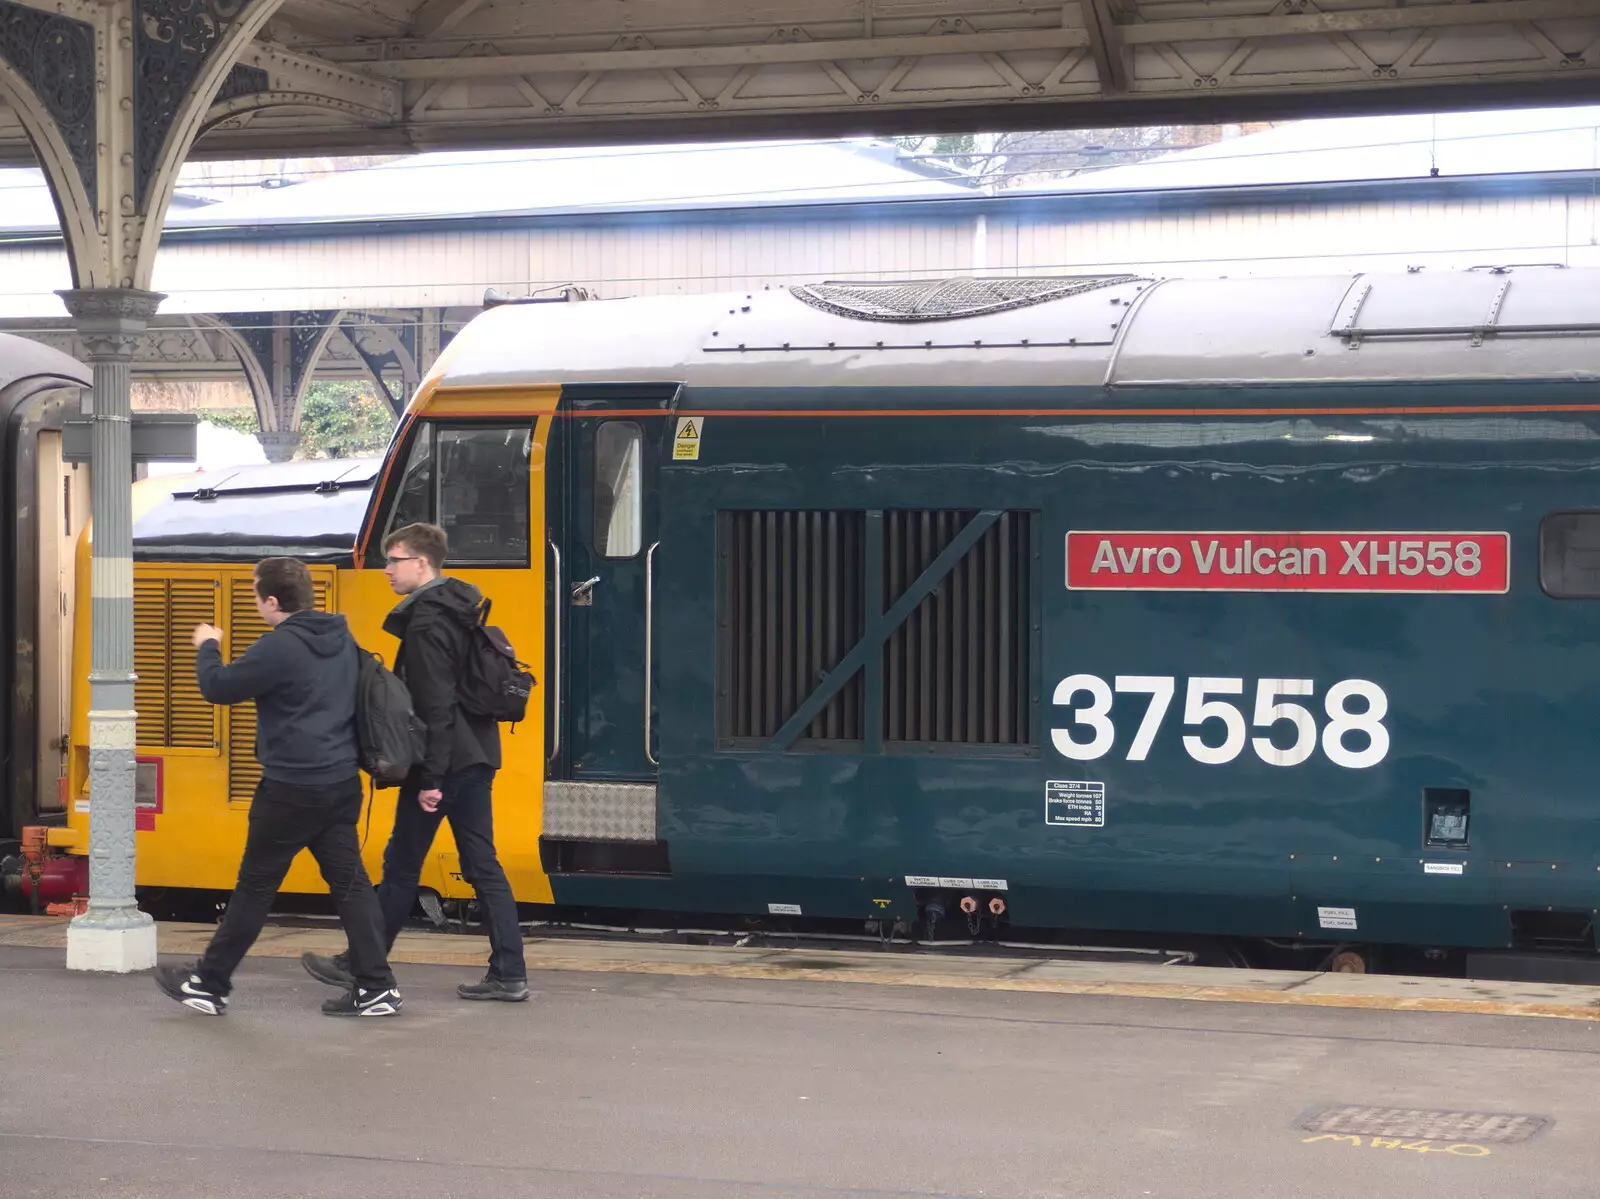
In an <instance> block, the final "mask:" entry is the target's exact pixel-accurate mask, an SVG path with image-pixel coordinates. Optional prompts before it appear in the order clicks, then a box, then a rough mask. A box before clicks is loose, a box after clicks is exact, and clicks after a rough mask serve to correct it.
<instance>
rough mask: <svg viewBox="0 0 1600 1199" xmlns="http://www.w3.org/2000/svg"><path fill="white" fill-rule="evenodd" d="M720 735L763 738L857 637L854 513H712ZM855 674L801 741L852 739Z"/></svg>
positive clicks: (860, 519)
mask: <svg viewBox="0 0 1600 1199" xmlns="http://www.w3.org/2000/svg"><path fill="white" fill-rule="evenodd" d="M718 521H719V525H720V528H719V541H720V546H721V548H720V554H721V558H722V576H723V583H722V589H721V590H722V613H721V622H722V626H723V627H722V645H723V647H724V649H723V666H722V671H723V677H724V683H723V689H724V690H723V697H722V704H721V708H722V712H723V730H724V735H725V736H727V737H731V738H734V739H736V740H744V739H751V738H766V737H771V736H772V735H773V734H774V733H776V732H777V731H778V729H779V728H781V727H782V725H783V723H784V721H786V720H788V719H789V717H790V716H792V715H793V714H794V712H795V709H797V708H798V707H799V706H800V704H801V702H802V701H803V700H804V699H805V698H806V696H808V695H809V694H810V693H811V691H812V689H813V688H814V687H816V686H817V684H818V683H820V682H821V681H822V680H823V678H824V677H826V675H827V672H828V671H830V670H832V669H833V668H834V667H835V666H836V665H838V663H839V659H840V658H842V657H843V656H844V655H845V654H846V653H848V652H849V650H850V647H851V646H853V645H854V644H855V643H856V641H857V640H858V639H859V638H860V637H861V634H862V632H863V624H864V621H863V611H862V610H863V608H864V603H863V591H862V578H863V575H862V528H863V524H864V522H865V514H864V513H862V512H851V511H844V512H829V511H820V512H813V511H778V512H771V511H762V512H723V513H721V514H719V517H718ZM861 720H862V708H861V677H860V675H859V674H858V675H857V676H856V677H855V678H854V679H852V680H851V681H850V682H849V683H848V684H846V685H845V687H844V689H843V690H841V691H840V692H839V694H838V695H836V696H834V697H833V700H832V701H831V702H830V703H829V704H828V706H827V707H826V708H825V709H823V711H822V712H821V713H820V714H819V715H818V716H817V718H816V719H815V720H813V721H812V722H811V724H810V726H809V728H808V729H807V731H806V733H805V737H806V738H807V739H812V740H827V741H859V740H860V739H861V732H862V724H861Z"/></svg>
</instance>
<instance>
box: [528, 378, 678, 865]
mask: <svg viewBox="0 0 1600 1199" xmlns="http://www.w3.org/2000/svg"><path fill="white" fill-rule="evenodd" d="M676 392H677V389H676V387H672V388H654V389H641V388H638V387H631V388H628V389H626V390H622V389H618V388H614V387H607V388H603V389H600V388H568V389H567V390H566V391H565V392H564V393H563V396H562V404H561V410H560V414H559V416H558V418H557V420H556V421H555V422H554V425H555V429H554V431H553V437H554V441H555V443H556V444H555V445H554V447H553V450H554V452H553V454H552V462H553V463H555V464H558V465H557V469H556V470H554V471H552V476H553V477H552V483H551V492H550V502H551V521H550V545H549V547H548V553H549V554H550V563H551V570H550V576H549V577H550V580H551V595H550V613H551V624H552V628H551V630H550V637H549V639H548V642H547V643H548V645H549V647H550V661H548V662H547V663H546V669H547V671H548V672H549V673H550V675H551V677H552V678H556V679H558V680H559V687H558V688H557V689H555V690H556V691H557V695H556V701H555V703H556V710H555V711H554V712H552V713H551V714H550V720H551V722H552V726H553V727H552V738H551V740H550V742H549V743H548V744H549V746H550V749H551V751H552V752H551V761H550V775H549V777H550V779H551V783H550V786H549V787H548V788H547V790H546V797H545V824H544V835H545V836H546V838H560V839H566V840H575V841H635V842H641V841H649V842H654V840H655V836H656V831H655V780H656V762H657V752H656V746H657V742H656V708H657V707H658V700H657V697H656V691H655V661H654V659H655V650H656V647H655V640H654V629H653V621H654V611H653V606H654V595H653V590H654V582H655V572H656V569H657V568H658V566H659V562H660V553H661V551H660V547H659V545H658V544H657V529H658V527H659V512H658V477H659V468H660V462H659V459H660V454H661V449H662V446H663V444H664V443H663V438H664V437H665V436H666V435H667V425H668V421H669V419H670V411H671V408H672V405H673V403H674V400H675V397H676ZM558 658H559V661H558V660H557V659H558ZM548 856H549V855H547V858H548ZM580 856H581V855H580Z"/></svg>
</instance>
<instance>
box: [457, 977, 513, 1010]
mask: <svg viewBox="0 0 1600 1199" xmlns="http://www.w3.org/2000/svg"><path fill="white" fill-rule="evenodd" d="M456 994H457V995H459V996H461V998H462V999H498V1000H499V1001H500V1002H501V1003H521V1002H522V1001H523V1000H524V999H526V998H527V997H528V980H527V979H525V978H518V979H504V978H499V977H497V976H495V975H493V974H485V975H484V976H483V981H482V982H476V983H462V984H461V985H460V986H459V987H457V988H456Z"/></svg>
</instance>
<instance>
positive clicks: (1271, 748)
mask: <svg viewBox="0 0 1600 1199" xmlns="http://www.w3.org/2000/svg"><path fill="white" fill-rule="evenodd" d="M1245 686H1246V680H1244V679H1225V678H1212V677H1197V678H1191V679H1189V680H1188V686H1187V688H1186V690H1185V692H1184V701H1183V723H1184V725H1185V726H1192V727H1194V728H1195V729H1196V731H1195V732H1193V733H1186V734H1184V737H1183V748H1184V749H1185V750H1186V751H1187V752H1188V754H1189V756H1190V757H1191V758H1193V759H1194V760H1195V761H1196V762H1202V763H1204V764H1206V765H1208V766H1220V765H1223V764H1224V763H1227V762H1231V761H1233V760H1234V759H1235V758H1237V757H1238V756H1239V755H1240V754H1241V753H1243V752H1244V748H1245V745H1246V743H1248V744H1249V746H1250V748H1251V749H1252V750H1253V751H1254V752H1255V755H1256V756H1257V757H1258V758H1260V759H1261V760H1262V761H1263V762H1265V763H1267V765H1269V766H1298V765H1300V764H1301V763H1302V762H1304V761H1306V760H1307V759H1308V758H1310V757H1311V755H1312V754H1314V753H1315V752H1316V751H1317V746H1318V744H1319V743H1320V744H1321V747H1322V752H1323V754H1324V756H1326V757H1327V759H1328V761H1330V762H1332V763H1333V764H1334V765H1335V766H1344V767H1348V768H1349V769H1351V770H1362V769H1365V768H1366V767H1368V766H1376V765H1377V764H1378V763H1379V762H1381V761H1383V759H1384V756H1385V755H1386V754H1387V753H1388V752H1389V730H1388V729H1386V728H1384V726H1383V718H1384V717H1385V716H1386V715H1387V714H1388V711H1389V697H1388V696H1387V695H1385V694H1384V691H1383V688H1382V687H1380V686H1378V684H1376V683H1373V682H1370V681H1368V680H1367V679H1345V680H1343V681H1341V682H1338V683H1335V684H1334V685H1333V686H1331V687H1329V688H1328V691H1327V694H1326V695H1325V696H1323V701H1322V706H1323V711H1324V712H1326V713H1327V723H1326V724H1324V725H1323V726H1322V729H1321V731H1320V735H1319V731H1318V729H1317V719H1316V717H1315V716H1314V715H1313V714H1312V711H1311V709H1310V708H1308V707H1307V706H1306V705H1305V704H1301V703H1296V702H1294V701H1295V700H1296V699H1303V698H1307V697H1310V696H1312V695H1315V694H1316V685H1315V683H1314V682H1313V681H1312V680H1311V679H1258V680H1256V683H1255V707H1254V711H1253V713H1252V715H1253V719H1252V720H1251V722H1250V725H1248V726H1247V725H1246V723H1245V716H1244V712H1243V711H1242V710H1241V709H1240V707H1239V706H1238V705H1236V704H1234V703H1230V702H1229V701H1228V700H1227V699H1214V698H1212V697H1213V696H1231V695H1236V696H1243V695H1244V694H1245V693H1246V692H1245ZM1177 688H1178V680H1177V679H1176V678H1174V677H1173V676H1172V675H1151V674H1119V675H1117V676H1116V677H1115V678H1114V679H1113V680H1112V681H1111V682H1110V683H1107V682H1106V680H1105V679H1103V678H1101V677H1100V676H1099V675H1093V674H1074V675H1068V676H1067V677H1066V678H1064V679H1062V680H1061V681H1060V682H1059V683H1057V684H1056V690H1055V695H1054V697H1053V702H1054V703H1055V704H1056V705H1057V706H1058V707H1063V708H1070V709H1071V724H1070V725H1069V726H1068V727H1066V728H1055V729H1051V730H1050V739H1051V741H1053V742H1054V743H1055V747H1056V749H1057V750H1058V751H1059V752H1060V753H1061V754H1062V756H1064V757H1067V758H1071V759H1073V760H1074V761H1077V762H1092V761H1094V760H1095V759H1097V758H1102V757H1104V756H1105V755H1106V754H1108V753H1110V752H1111V750H1112V748H1113V745H1114V743H1115V741H1116V738H1117V729H1116V725H1115V724H1113V723H1112V720H1111V706H1112V703H1113V701H1114V699H1115V697H1116V696H1118V695H1147V696H1149V697H1150V699H1149V703H1148V705H1147V706H1146V707H1145V710H1144V717H1143V719H1141V720H1140V721H1139V728H1138V731H1137V732H1135V733H1134V735H1133V741H1132V743H1131V744H1130V745H1129V746H1128V752H1127V760H1128V761H1129V762H1143V761H1144V760H1145V759H1146V758H1148V757H1149V756H1150V749H1151V747H1152V746H1153V745H1154V744H1155V740H1156V735H1157V733H1159V732H1160V731H1161V723H1162V721H1163V720H1164V719H1165V718H1166V715H1167V709H1168V708H1170V707H1171V706H1172V700H1173V697H1174V696H1175V695H1176V694H1177ZM1352 700H1356V701H1359V702H1360V703H1362V704H1364V706H1360V707H1358V708H1357V709H1356V710H1355V711H1352V710H1351V708H1350V702H1351V701H1352ZM1208 725H1209V726H1210V727H1209V728H1208V727H1207V726H1208ZM1279 725H1287V726H1288V728H1289V730H1290V731H1292V734H1293V741H1292V743H1291V744H1289V745H1287V746H1280V745H1278V744H1276V742H1275V740H1274V732H1275V730H1276V728H1277V726H1279ZM1251 727H1254V728H1256V729H1258V730H1264V731H1262V732H1259V733H1258V734H1257V735H1256V736H1251V735H1250V728H1251ZM1219 728H1220V733H1221V740H1220V741H1219V740H1217V733H1218V731H1219ZM1353 733H1354V734H1363V736H1360V737H1352V736H1351V734H1353Z"/></svg>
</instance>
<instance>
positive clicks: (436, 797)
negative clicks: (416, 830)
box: [417, 787, 444, 812]
mask: <svg viewBox="0 0 1600 1199" xmlns="http://www.w3.org/2000/svg"><path fill="white" fill-rule="evenodd" d="M443 798H444V792H443V791H441V790H439V789H438V788H437V787H435V788H434V789H433V790H432V791H419V792H417V803H419V804H420V805H421V806H422V810H423V811H424V812H437V811H438V810H439V801H440V800H441V799H443Z"/></svg>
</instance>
